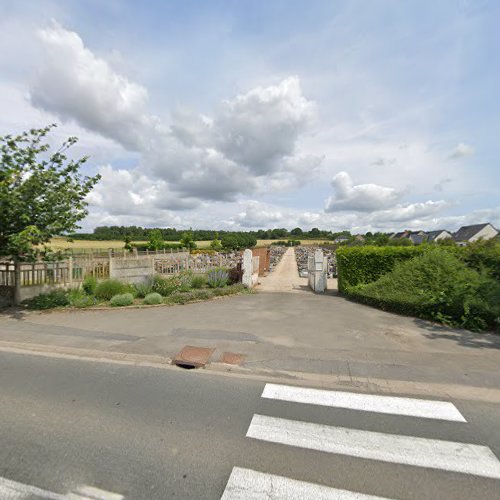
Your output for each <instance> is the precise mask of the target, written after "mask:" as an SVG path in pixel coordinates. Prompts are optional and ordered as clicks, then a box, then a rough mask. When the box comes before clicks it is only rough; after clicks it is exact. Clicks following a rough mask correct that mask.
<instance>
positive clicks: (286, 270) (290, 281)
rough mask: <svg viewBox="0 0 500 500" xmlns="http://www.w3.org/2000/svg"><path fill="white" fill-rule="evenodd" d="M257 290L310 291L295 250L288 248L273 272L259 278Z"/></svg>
mask: <svg viewBox="0 0 500 500" xmlns="http://www.w3.org/2000/svg"><path fill="white" fill-rule="evenodd" d="M259 283H260V284H259V285H258V286H257V290H260V291H263V292H302V291H309V288H308V283H307V278H301V277H300V276H299V271H298V269H297V261H296V260H295V251H294V249H293V248H288V249H287V251H286V252H285V253H284V255H283V257H282V258H281V260H280V262H279V263H278V265H277V266H276V268H275V269H274V271H273V272H272V273H270V274H269V275H268V276H265V277H262V278H259Z"/></svg>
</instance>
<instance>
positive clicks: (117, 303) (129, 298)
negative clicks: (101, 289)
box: [109, 293, 134, 307]
mask: <svg viewBox="0 0 500 500" xmlns="http://www.w3.org/2000/svg"><path fill="white" fill-rule="evenodd" d="M109 303H110V304H111V305H112V306H113V307H121V306H130V305H131V304H133V303H134V296H133V295H132V294H131V293H120V294H118V295H115V296H114V297H112V298H111V300H110V301H109Z"/></svg>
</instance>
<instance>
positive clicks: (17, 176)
mask: <svg viewBox="0 0 500 500" xmlns="http://www.w3.org/2000/svg"><path fill="white" fill-rule="evenodd" d="M55 126H56V125H49V126H47V127H45V128H41V129H31V130H29V131H28V132H23V133H22V134H20V135H15V136H13V135H6V136H3V137H0V155H1V156H0V255H4V256H10V257H12V258H13V259H14V260H16V261H18V260H22V259H30V258H33V256H34V245H38V244H41V243H46V242H48V241H49V240H50V238H52V237H53V236H58V235H61V234H64V233H69V232H71V231H74V230H75V229H77V228H78V227H79V226H78V222H79V221H80V220H82V219H83V218H84V217H85V216H86V215H87V213H88V212H87V209H86V207H87V202H86V201H85V197H86V196H87V194H88V193H89V192H90V191H91V190H92V188H93V187H94V185H95V184H96V183H97V182H98V181H99V179H100V176H99V175H96V176H94V177H86V176H82V175H81V173H80V169H81V167H82V166H83V164H84V163H85V162H86V161H87V159H88V158H87V157H83V158H80V159H78V160H73V159H69V158H68V156H67V152H68V150H69V149H70V148H71V147H72V146H73V145H74V144H75V143H76V142H77V141H78V139H77V138H76V137H70V138H68V139H67V140H66V141H65V142H63V143H62V145H61V146H60V148H59V149H57V150H56V151H51V146H50V145H49V144H48V143H47V142H46V136H47V134H48V133H49V132H50V131H51V129H53V128H54V127H55Z"/></svg>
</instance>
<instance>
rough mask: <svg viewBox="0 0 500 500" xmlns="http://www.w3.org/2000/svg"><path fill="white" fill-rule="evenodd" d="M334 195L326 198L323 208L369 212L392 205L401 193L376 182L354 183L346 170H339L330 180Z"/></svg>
mask: <svg viewBox="0 0 500 500" xmlns="http://www.w3.org/2000/svg"><path fill="white" fill-rule="evenodd" d="M332 186H333V189H334V191H335V195H334V196H331V197H330V198H328V200H327V202H326V208H325V210H326V211H327V212H334V211H352V210H354V211H360V212H370V211H374V210H381V209H383V208H387V207H391V206H393V205H394V204H395V203H396V202H397V201H398V200H399V199H400V198H401V195H402V193H401V192H400V191H398V190H397V189H394V188H390V187H386V186H379V185H378V184H358V185H354V184H353V182H352V179H351V176H350V175H349V174H348V173H347V172H339V173H338V174H337V175H336V176H335V177H334V178H333V180H332Z"/></svg>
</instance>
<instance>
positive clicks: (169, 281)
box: [151, 271, 193, 297]
mask: <svg viewBox="0 0 500 500" xmlns="http://www.w3.org/2000/svg"><path fill="white" fill-rule="evenodd" d="M192 278H193V274H192V272H191V271H183V272H181V273H180V274H176V275H175V276H168V277H167V278H163V277H161V276H158V275H156V276H154V278H153V281H152V286H151V288H152V290H153V291H154V292H156V293H159V294H160V295H163V296H164V297H167V296H168V295H171V294H172V293H174V292H187V291H188V290H189V289H190V288H191V280H192Z"/></svg>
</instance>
